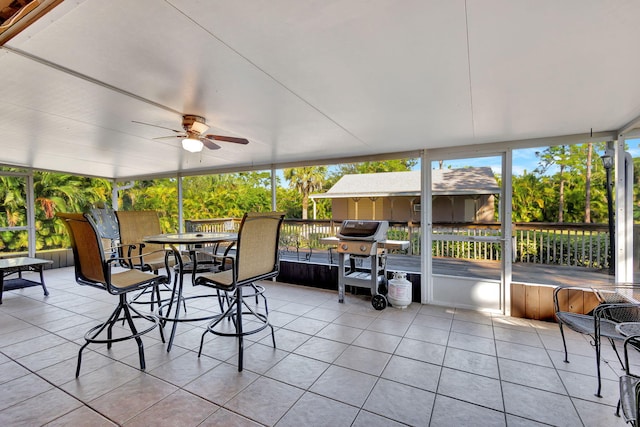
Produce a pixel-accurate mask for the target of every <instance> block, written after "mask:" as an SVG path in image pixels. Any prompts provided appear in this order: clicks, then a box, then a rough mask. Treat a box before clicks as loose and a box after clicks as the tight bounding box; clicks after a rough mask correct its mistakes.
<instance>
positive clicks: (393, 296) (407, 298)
mask: <svg viewBox="0 0 640 427" xmlns="http://www.w3.org/2000/svg"><path fill="white" fill-rule="evenodd" d="M411 294H412V285H411V282H410V281H408V280H407V273H403V272H400V271H396V272H394V273H393V279H391V280H389V293H388V294H387V299H388V300H389V302H390V303H391V305H392V306H393V307H396V308H407V306H408V305H409V304H411V300H412V295H411Z"/></svg>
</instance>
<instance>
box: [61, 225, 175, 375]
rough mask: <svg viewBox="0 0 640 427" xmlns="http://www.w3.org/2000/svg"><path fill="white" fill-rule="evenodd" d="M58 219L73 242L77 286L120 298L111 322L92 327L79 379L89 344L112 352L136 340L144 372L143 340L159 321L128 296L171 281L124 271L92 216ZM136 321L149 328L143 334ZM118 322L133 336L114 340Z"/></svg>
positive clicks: (127, 269) (80, 360)
mask: <svg viewBox="0 0 640 427" xmlns="http://www.w3.org/2000/svg"><path fill="white" fill-rule="evenodd" d="M56 216H57V217H58V218H60V219H62V220H63V221H64V224H65V226H66V228H67V231H68V232H69V237H70V238H71V247H72V250H73V260H74V268H75V277H76V282H77V283H78V284H80V285H87V286H92V287H95V288H99V289H103V290H105V291H107V292H109V293H110V294H112V295H117V296H118V298H119V299H118V304H117V305H116V308H115V310H114V311H113V312H112V313H111V315H110V316H109V318H108V319H107V320H106V321H105V322H104V323H101V324H99V325H97V326H94V327H92V328H91V329H89V331H87V333H86V334H85V336H84V339H85V343H84V344H83V345H82V347H80V350H79V351H78V364H77V367H76V377H78V376H79V375H80V365H81V363H82V351H83V350H84V349H85V348H86V347H87V346H88V345H89V344H107V348H111V345H112V344H113V343H115V342H120V341H124V340H129V339H135V340H136V342H137V344H138V353H139V356H140V369H142V370H144V369H145V360H144V347H143V344H142V339H141V338H140V337H141V336H142V335H144V334H146V333H148V332H150V331H151V330H153V329H155V328H156V327H158V326H159V320H158V318H157V317H156V316H155V315H153V314H151V313H141V312H139V311H137V310H136V309H135V308H133V307H132V306H131V305H130V303H129V302H128V301H127V295H128V294H129V292H133V291H140V290H144V289H147V288H152V287H157V286H158V284H165V283H167V282H168V280H169V278H168V276H162V275H157V274H154V273H149V272H143V271H140V270H137V269H133V268H124V269H123V267H121V265H122V264H121V261H122V260H121V259H120V258H109V259H107V258H106V257H105V252H104V248H103V246H102V241H101V238H100V234H99V233H98V229H97V227H96V225H95V223H94V222H93V220H92V219H91V216H90V215H88V214H79V213H76V214H74V213H58V214H57V215H56ZM125 265H126V264H125ZM112 267H117V268H119V270H120V271H117V272H114V271H112ZM134 319H142V320H143V321H144V322H148V323H149V325H148V326H147V327H145V329H143V330H138V326H136V324H135V323H134ZM118 322H122V323H123V324H124V323H125V322H126V324H127V325H128V327H129V332H130V333H127V334H126V335H124V336H114V335H113V326H114V325H115V324H116V323H118ZM159 330H160V339H161V340H162V342H164V334H163V331H162V328H159ZM105 332H106V333H105ZM105 335H106V336H105Z"/></svg>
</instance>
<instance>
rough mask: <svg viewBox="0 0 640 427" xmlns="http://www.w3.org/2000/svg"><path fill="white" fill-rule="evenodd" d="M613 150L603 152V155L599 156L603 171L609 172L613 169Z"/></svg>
mask: <svg viewBox="0 0 640 427" xmlns="http://www.w3.org/2000/svg"><path fill="white" fill-rule="evenodd" d="M612 151H613V150H609V149H607V150H605V152H604V154H603V155H602V156H600V158H601V159H602V165H603V166H604V168H605V169H607V170H610V169H611V168H612V167H613V152H612Z"/></svg>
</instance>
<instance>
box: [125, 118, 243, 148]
mask: <svg viewBox="0 0 640 427" xmlns="http://www.w3.org/2000/svg"><path fill="white" fill-rule="evenodd" d="M133 123H138V124H141V125H147V126H153V127H157V128H161V129H167V130H170V131H173V132H175V133H176V135H171V136H161V137H159V138H153V139H176V138H178V139H181V140H182V148H184V149H185V150H187V151H190V152H192V153H197V152H199V151H202V148H203V147H207V148H208V149H209V150H218V149H220V146H219V145H218V144H216V143H215V142H214V141H224V142H233V143H234V144H243V145H246V144H248V143H249V141H248V140H246V139H244V138H236V137H233V136H224V135H212V134H204V133H205V132H206V131H207V129H209V126H207V123H206V120H205V118H204V117H202V116H196V115H193V114H185V115H184V116H182V129H184V130H176V129H171V128H167V127H164V126H158V125H154V124H151V123H144V122H139V121H136V120H133Z"/></svg>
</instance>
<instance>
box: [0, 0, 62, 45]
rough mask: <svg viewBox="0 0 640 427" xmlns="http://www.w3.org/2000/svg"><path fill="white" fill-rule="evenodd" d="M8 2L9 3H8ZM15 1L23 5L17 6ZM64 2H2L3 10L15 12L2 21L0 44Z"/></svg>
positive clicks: (42, 0)
mask: <svg viewBox="0 0 640 427" xmlns="http://www.w3.org/2000/svg"><path fill="white" fill-rule="evenodd" d="M7 3H9V4H8V5H7ZM15 3H18V5H20V4H22V7H20V8H17V7H15V5H14V4H15ZM60 3H62V0H31V1H30V2H28V3H26V4H25V3H24V2H21V3H20V2H8V1H3V2H2V3H0V7H2V11H3V12H4V11H7V9H8V11H7V12H8V13H11V12H14V13H13V14H12V15H11V17H10V18H9V19H7V20H5V21H4V22H2V23H0V46H3V45H4V44H5V43H6V42H8V41H9V40H11V39H12V38H13V37H15V36H16V35H18V34H20V32H21V31H22V30H24V29H25V28H27V27H28V26H29V25H31V24H33V23H34V22H36V21H37V20H38V19H40V18H42V17H43V16H44V15H46V14H47V13H49V12H50V11H51V10H52V9H53V8H54V7H56V6H57V5H59V4H60Z"/></svg>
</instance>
